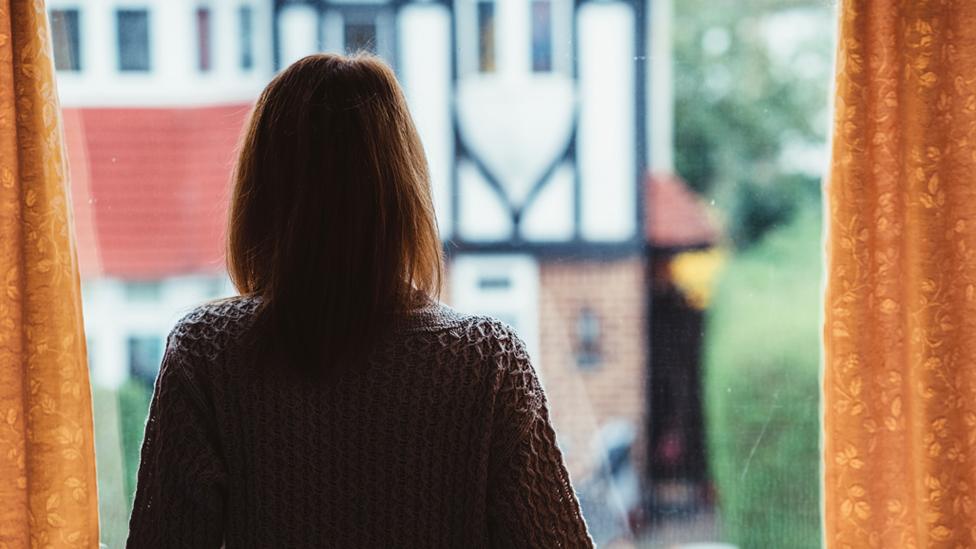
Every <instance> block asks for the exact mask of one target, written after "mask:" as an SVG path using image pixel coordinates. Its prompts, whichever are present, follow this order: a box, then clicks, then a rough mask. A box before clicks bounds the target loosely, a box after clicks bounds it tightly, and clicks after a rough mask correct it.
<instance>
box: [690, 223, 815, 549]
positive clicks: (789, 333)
mask: <svg viewBox="0 0 976 549" xmlns="http://www.w3.org/2000/svg"><path fill="white" fill-rule="evenodd" d="M820 242H821V240H820V217H819V211H818V210H817V209H816V208H812V207H811V208H804V209H803V210H801V211H799V212H797V214H796V217H795V219H794V221H793V222H792V223H791V224H790V225H788V226H786V227H782V228H780V229H777V230H774V231H772V232H769V233H768V234H767V235H766V236H765V237H764V238H763V240H762V241H760V242H759V243H758V244H757V245H756V246H754V247H753V248H751V249H749V250H748V251H745V252H743V253H741V254H739V255H738V256H737V257H736V258H735V259H734V260H733V261H732V262H731V263H730V265H729V266H728V267H727V269H726V271H725V273H724V275H723V277H722V281H721V282H720V284H719V287H718V291H717V293H716V298H715V301H714V302H713V306H712V308H711V309H710V311H709V317H708V328H707V331H706V334H707V336H706V337H707V340H706V352H705V365H706V366H705V406H706V410H705V413H706V425H707V433H708V434H707V436H708V450H709V451H708V457H709V466H710V468H711V471H712V475H713V477H714V480H715V483H716V486H717V488H718V496H719V508H720V516H721V522H722V525H723V528H724V530H725V537H726V539H727V541H729V542H731V543H734V544H736V545H738V546H739V547H740V548H742V549H765V548H769V547H791V548H799V549H803V548H819V547H820V504H819V497H820V488H819V482H820V481H819V479H820V470H819V467H820V465H819V464H820V453H819V438H820V428H819V395H820V388H819V382H818V371H819V356H820V350H819V349H820V340H819V322H820V315H819V314H818V311H819V310H820V277H821V257H822V254H821V246H820Z"/></svg>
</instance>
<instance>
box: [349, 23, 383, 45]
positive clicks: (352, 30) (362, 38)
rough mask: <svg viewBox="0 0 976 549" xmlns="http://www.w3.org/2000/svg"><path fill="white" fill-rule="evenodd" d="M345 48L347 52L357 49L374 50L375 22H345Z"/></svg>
mask: <svg viewBox="0 0 976 549" xmlns="http://www.w3.org/2000/svg"><path fill="white" fill-rule="evenodd" d="M345 50H346V51H347V52H349V53H355V52H359V51H368V52H374V53H375V52H376V23H375V22H374V21H367V22H359V21H357V22H348V21H347V22H346V23H345Z"/></svg>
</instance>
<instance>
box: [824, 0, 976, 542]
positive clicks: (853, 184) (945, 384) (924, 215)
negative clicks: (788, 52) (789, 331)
mask: <svg viewBox="0 0 976 549" xmlns="http://www.w3.org/2000/svg"><path fill="white" fill-rule="evenodd" d="M837 62H838V65H837V84H836V86H837V87H836V97H835V121H834V134H833V144H832V148H833V150H832V155H833V159H832V166H831V174H830V180H829V183H828V188H827V197H826V199H827V215H828V217H829V220H828V236H827V262H828V279H827V287H826V294H825V309H826V310H825V320H826V324H825V329H824V341H825V355H824V359H825V363H824V429H825V432H824V452H825V456H824V459H825V463H824V473H825V475H824V495H825V502H824V504H825V511H826V516H825V524H826V533H825V535H826V541H827V543H828V547H831V548H834V547H836V548H845V547H853V548H861V547H883V548H889V547H898V548H913V547H919V548H928V547H939V548H941V547H946V548H956V547H974V546H976V2H973V1H972V0H939V1H936V0H902V1H898V0H847V1H845V2H843V4H842V6H841V9H840V35H839V51H838V58H837Z"/></svg>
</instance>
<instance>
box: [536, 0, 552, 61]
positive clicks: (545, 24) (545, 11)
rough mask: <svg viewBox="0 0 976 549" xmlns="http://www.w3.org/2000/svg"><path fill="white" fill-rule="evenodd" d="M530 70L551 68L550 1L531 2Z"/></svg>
mask: <svg viewBox="0 0 976 549" xmlns="http://www.w3.org/2000/svg"><path fill="white" fill-rule="evenodd" d="M532 70H533V71H535V72H548V71H551V70H552V2H551V1H550V0H533V2H532Z"/></svg>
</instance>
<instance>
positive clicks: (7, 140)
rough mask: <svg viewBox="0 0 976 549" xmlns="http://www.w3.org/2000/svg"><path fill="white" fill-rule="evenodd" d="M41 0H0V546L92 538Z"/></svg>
mask: <svg viewBox="0 0 976 549" xmlns="http://www.w3.org/2000/svg"><path fill="white" fill-rule="evenodd" d="M49 37H50V34H49V32H48V27H47V20H46V14H45V9H44V2H43V1H41V0H0V548H8V547H9V548H21V547H75V546H77V547H97V546H98V506H97V494H96V485H95V455H94V447H93V442H92V439H93V434H92V414H91V390H90V387H89V383H88V369H87V365H86V357H85V337H84V331H83V328H82V318H81V299H80V289H79V279H78V264H77V260H76V256H75V250H74V242H73V235H72V225H71V212H70V202H69V200H68V180H67V170H66V162H65V157H64V149H63V146H62V132H61V125H60V107H59V106H58V100H57V91H56V88H55V83H54V69H53V66H52V60H51V45H50V38H49Z"/></svg>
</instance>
